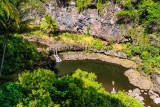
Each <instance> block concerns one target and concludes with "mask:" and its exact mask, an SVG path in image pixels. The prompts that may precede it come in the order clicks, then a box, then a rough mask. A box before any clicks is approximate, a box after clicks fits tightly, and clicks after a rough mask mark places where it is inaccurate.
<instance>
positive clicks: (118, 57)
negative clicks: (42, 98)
mask: <svg viewBox="0 0 160 107" xmlns="http://www.w3.org/2000/svg"><path fill="white" fill-rule="evenodd" d="M24 39H25V40H27V41H30V42H32V43H34V44H36V45H38V47H40V48H45V49H46V51H48V52H49V53H50V57H52V58H51V60H52V61H53V60H54V57H53V55H52V54H53V51H55V50H56V51H58V52H59V53H60V57H61V58H62V59H63V60H85V59H92V60H101V61H105V62H109V63H114V64H118V65H121V66H123V67H125V68H127V69H128V70H127V71H125V73H124V74H125V76H127V77H128V79H129V82H130V83H131V84H132V85H134V86H136V87H139V88H140V89H139V90H141V91H142V92H145V93H147V95H150V98H151V99H153V100H155V99H157V98H159V95H158V96H157V94H156V93H155V92H158V93H160V80H159V79H160V77H158V76H157V75H154V74H153V75H151V77H150V76H147V75H142V73H140V72H138V71H136V68H138V66H137V64H136V63H135V62H134V59H128V58H127V55H126V54H125V53H123V52H119V51H116V50H96V49H90V48H89V47H87V46H83V45H81V44H78V43H72V44H65V43H61V42H60V41H55V40H52V39H43V38H39V37H37V36H30V37H24ZM88 49H89V50H91V51H90V52H85V50H88ZM40 50H41V49H40ZM68 51H70V52H68ZM71 51H72V52H71ZM144 84H145V85H144ZM136 92H137V91H136ZM149 92H152V95H151V94H149ZM127 93H128V94H129V95H132V96H133V97H135V98H137V99H138V100H139V101H140V102H141V103H142V104H143V100H144V99H143V98H142V97H141V96H140V95H141V94H142V93H140V94H137V93H136V94H135V92H134V90H133V91H132V92H131V90H130V91H129V92H127Z"/></svg>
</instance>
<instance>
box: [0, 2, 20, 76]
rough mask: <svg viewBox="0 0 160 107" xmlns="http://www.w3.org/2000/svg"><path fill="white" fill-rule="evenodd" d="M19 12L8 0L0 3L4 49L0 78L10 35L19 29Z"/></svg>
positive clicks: (0, 27)
mask: <svg viewBox="0 0 160 107" xmlns="http://www.w3.org/2000/svg"><path fill="white" fill-rule="evenodd" d="M19 23H20V18H19V12H18V10H17V9H16V7H15V6H14V5H13V4H12V3H11V2H10V1H9V0H1V1H0V30H1V31H2V33H3V34H4V35H5V41H4V49H3V55H2V60H1V67H0V76H1V74H2V69H3V63H4V58H5V52H6V47H7V41H8V39H9V36H10V34H11V33H13V32H15V31H17V30H18V29H19Z"/></svg>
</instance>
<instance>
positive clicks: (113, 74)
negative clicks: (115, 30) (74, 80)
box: [53, 60, 160, 107]
mask: <svg viewBox="0 0 160 107" xmlns="http://www.w3.org/2000/svg"><path fill="white" fill-rule="evenodd" d="M77 69H81V70H84V71H87V72H93V73H95V74H96V75H97V81H98V82H99V83H102V85H103V87H104V88H105V89H106V90H107V91H108V92H111V91H112V89H113V87H114V88H115V90H116V91H123V90H125V91H126V92H128V90H133V89H135V88H137V87H135V86H133V85H132V84H130V83H129V80H128V78H127V77H126V76H125V75H124V72H125V71H126V70H127V69H126V68H124V67H122V66H120V65H116V64H111V63H107V62H103V61H100V60H74V61H62V62H60V63H56V65H55V67H54V69H53V70H54V71H55V72H56V73H57V75H58V76H62V75H66V74H72V73H74V71H75V70H77ZM112 81H114V82H115V85H114V86H113V85H112ZM142 96H143V97H144V102H145V106H146V107H147V106H148V105H150V106H151V107H160V105H156V104H154V102H153V100H151V99H150V98H149V95H143V94H142Z"/></svg>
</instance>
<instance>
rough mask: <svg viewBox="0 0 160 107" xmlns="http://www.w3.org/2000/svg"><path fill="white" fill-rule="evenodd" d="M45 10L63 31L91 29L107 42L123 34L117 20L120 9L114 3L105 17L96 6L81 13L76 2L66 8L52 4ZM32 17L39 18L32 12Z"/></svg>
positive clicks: (108, 8) (93, 34)
mask: <svg viewBox="0 0 160 107" xmlns="http://www.w3.org/2000/svg"><path fill="white" fill-rule="evenodd" d="M45 8H46V13H48V14H50V15H51V16H52V17H53V18H55V19H56V20H57V23H58V25H59V29H60V30H61V31H69V32H79V33H86V32H87V29H90V30H89V32H90V34H91V35H92V36H95V37H99V38H101V39H105V40H106V39H107V38H108V37H111V36H113V37H114V38H118V35H120V33H121V32H120V27H119V26H118V25H117V24H116V18H115V14H116V12H117V11H119V10H120V8H119V7H118V6H117V5H115V4H113V3H108V6H106V8H105V14H104V15H103V16H101V15H100V14H99V13H98V11H97V10H96V6H95V5H94V4H93V5H92V6H90V8H88V9H86V10H84V11H83V12H80V13H79V12H78V10H77V7H76V4H75V3H74V2H70V3H69V4H68V5H67V6H65V7H58V5H57V3H56V2H50V3H47V4H45ZM32 17H37V14H35V12H32ZM39 17H42V15H41V16H39Z"/></svg>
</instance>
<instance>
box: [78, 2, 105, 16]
mask: <svg viewBox="0 0 160 107" xmlns="http://www.w3.org/2000/svg"><path fill="white" fill-rule="evenodd" d="M75 1H76V5H77V9H78V11H79V12H80V11H83V10H84V9H87V8H88V7H89V6H91V4H92V3H93V4H94V3H95V4H96V8H97V10H98V11H99V12H100V14H101V15H103V14H104V10H103V9H104V7H105V6H106V4H107V2H108V0H75Z"/></svg>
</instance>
